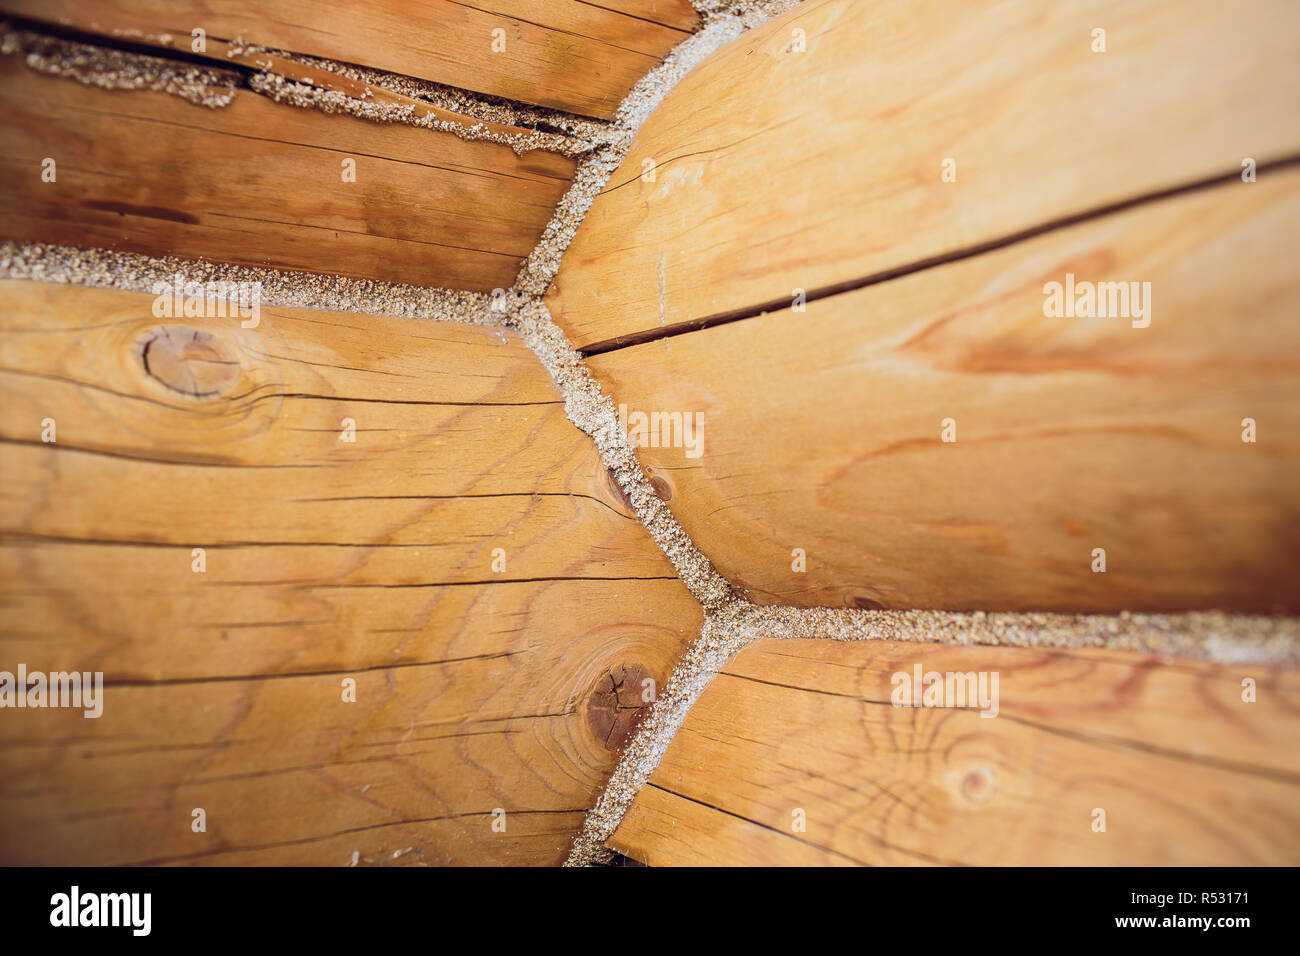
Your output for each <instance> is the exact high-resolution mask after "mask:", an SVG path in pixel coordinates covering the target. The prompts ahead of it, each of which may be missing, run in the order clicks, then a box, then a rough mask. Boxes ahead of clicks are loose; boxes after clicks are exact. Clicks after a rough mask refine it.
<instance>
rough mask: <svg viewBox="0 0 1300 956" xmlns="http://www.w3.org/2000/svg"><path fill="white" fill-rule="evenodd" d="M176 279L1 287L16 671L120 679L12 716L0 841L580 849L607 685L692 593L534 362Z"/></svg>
mask: <svg viewBox="0 0 1300 956" xmlns="http://www.w3.org/2000/svg"><path fill="white" fill-rule="evenodd" d="M152 302H153V299H152V297H151V296H147V295H137V294H128V293H119V292H108V291H102V290H93V289H78V288H69V287H63V286H55V285H46V284H41V283H25V282H14V281H9V282H4V283H0V369H2V370H0V395H3V407H4V415H3V416H0V460H2V462H3V473H4V482H3V483H2V487H3V493H2V496H0V539H2V543H3V547H0V670H7V671H10V672H14V671H16V668H17V665H18V664H19V663H23V664H25V665H26V666H27V668H28V669H29V670H31V671H41V672H46V673H48V672H51V671H60V670H70V669H74V668H75V669H77V670H82V671H102V672H103V674H104V679H105V681H106V683H107V685H108V686H107V687H106V688H105V699H104V710H103V716H102V717H100V718H98V719H86V718H83V717H82V716H81V714H80V712H75V713H74V712H70V711H68V710H54V709H45V710H28V709H24V710H9V709H6V710H5V711H4V712H3V713H4V718H3V719H2V720H0V859H3V861H4V862H6V863H19V862H25V863H77V864H100V863H104V864H108V863H130V862H146V861H153V862H159V861H175V862H203V863H312V864H339V865H342V864H346V863H348V862H349V861H350V860H351V854H352V852H353V851H354V850H355V851H357V852H358V854H359V861H360V862H363V863H364V862H372V863H377V862H381V861H383V860H390V861H392V862H394V864H397V863H415V862H423V863H441V862H452V863H492V862H510V863H556V862H559V861H560V860H562V859H563V857H564V855H565V854H566V853H567V850H568V845H569V842H570V840H571V838H572V834H573V833H574V832H575V830H576V828H577V826H578V825H579V823H580V822H581V819H582V816H583V813H584V812H585V810H586V809H587V808H588V807H589V806H590V805H591V803H592V802H593V801H594V798H595V795H596V794H597V793H598V792H599V788H600V786H601V785H602V783H603V780H604V777H605V775H606V774H607V773H608V772H609V770H610V768H611V767H612V766H613V762H614V759H615V754H614V751H613V749H612V742H610V741H608V740H607V736H608V735H606V734H598V733H597V732H596V729H595V728H596V727H598V726H599V719H598V718H597V719H593V716H592V713H591V711H592V709H593V707H594V708H596V709H597V710H599V708H600V707H601V706H602V705H603V703H604V691H605V688H606V686H607V685H608V684H609V682H610V679H611V675H625V674H628V673H633V672H635V673H639V674H642V675H644V676H645V677H648V678H650V679H652V680H654V681H655V682H656V685H657V686H661V685H662V683H663V682H664V680H665V679H666V678H667V676H668V673H669V671H670V670H671V667H672V665H673V662H674V661H675V660H676V658H677V656H678V655H679V654H680V653H681V651H682V649H683V648H684V646H685V644H686V643H687V642H688V641H689V640H691V639H692V638H693V637H694V635H695V633H696V632H697V631H698V627H699V624H700V610H699V607H698V605H697V604H696V603H695V601H694V600H693V599H692V598H691V597H690V595H689V594H688V593H687V592H686V590H685V588H684V587H683V586H682V585H681V584H680V582H679V581H677V579H676V578H675V576H674V574H673V571H672V568H671V566H670V565H669V564H668V562H667V560H666V559H665V558H664V557H663V555H662V554H661V553H660V552H659V551H658V549H657V548H655V546H654V545H653V544H652V543H651V541H650V539H649V537H648V535H646V534H645V532H644V530H643V529H642V528H641V527H640V525H639V524H638V523H637V522H636V520H635V518H634V517H633V516H631V515H630V514H629V513H628V512H627V511H626V508H625V506H624V505H623V503H622V502H621V500H620V499H619V498H618V496H617V495H615V494H614V493H613V491H612V490H611V487H610V483H609V481H608V477H607V474H606V472H605V470H604V467H603V466H602V465H601V464H600V461H599V459H598V457H597V455H596V453H595V450H594V448H593V447H592V445H591V443H590V441H589V440H588V439H587V438H586V437H585V436H583V435H582V434H581V433H580V432H578V431H577V430H576V429H574V428H573V427H572V426H571V425H569V424H568V422H567V421H566V420H565V419H564V414H563V409H562V406H561V404H560V402H559V396H558V395H557V393H556V392H555V390H554V387H553V386H552V384H551V382H550V380H549V378H548V377H547V375H546V373H545V371H544V370H543V369H542V367H541V366H540V364H538V363H537V361H536V359H535V358H534V357H533V356H532V355H531V354H530V353H529V352H528V351H527V349H526V348H524V347H523V346H522V345H521V344H520V343H519V342H518V340H516V339H514V338H506V337H503V336H501V335H499V334H498V333H496V332H493V331H490V330H487V329H481V328H474V327H470V326H457V325H447V324H440V323H433V322H419V321H413V320H397V319H383V318H375V317H370V316H355V315H345V314H338V313H329V312H313V311H304V310H287V309H274V308H269V307H267V308H263V309H262V310H261V316H260V324H259V326H258V327H257V328H256V329H244V328H241V327H240V324H239V319H229V318H219V317H218V318H182V319H174V320H159V319H157V318H155V317H154V316H153V314H152V312H151V305H152ZM162 329H166V330H167V331H166V332H165V333H161V332H160V330H162ZM160 355H161V356H163V357H165V359H166V361H165V362H161V363H159V362H158V361H157V359H158V357H159V356H160ZM146 356H153V357H154V360H153V361H150V363H149V365H148V367H147V368H146V365H145V359H146ZM178 385H179V386H181V387H180V388H177V387H176V386H178ZM46 419H53V422H54V427H55V432H54V434H53V436H52V437H53V438H54V439H55V441H54V442H53V443H46V442H44V441H42V437H43V432H44V431H45V429H46V422H45V420H46ZM344 419H351V420H352V421H353V422H354V423H355V438H356V440H355V442H347V441H344V440H342V437H343V434H344V430H343V429H344V427H345V423H344ZM194 548H202V549H204V553H203V555H202V557H203V561H204V568H205V570H204V571H202V572H201V573H196V572H195V571H194V561H195V559H196V556H195V554H194V551H193V549H194ZM498 548H500V549H502V553H501V554H500V555H498V554H497V553H495V551H496V549H498ZM498 557H500V559H501V560H502V561H503V562H504V563H503V564H498V563H497V558H498ZM346 678H353V679H355V681H356V702H355V703H348V702H345V701H344V700H343V696H342V695H343V685H342V682H343V681H344V680H345V679H346ZM198 807H201V808H203V809H204V810H205V811H206V813H207V821H208V828H207V830H206V832H204V833H195V832H193V831H192V830H191V813H192V810H193V809H194V808H198ZM497 808H501V809H503V810H504V811H505V812H506V829H505V832H504V833H502V832H498V831H496V830H494V829H493V823H494V821H495V820H496V819H498V818H496V817H494V816H493V811H494V810H495V809H497ZM408 847H414V848H415V849H413V850H411V851H410V852H409V853H406V854H404V855H402V856H400V857H398V858H397V859H396V860H394V859H393V856H392V855H393V854H394V853H395V852H399V851H402V850H405V849H406V848H408Z"/></svg>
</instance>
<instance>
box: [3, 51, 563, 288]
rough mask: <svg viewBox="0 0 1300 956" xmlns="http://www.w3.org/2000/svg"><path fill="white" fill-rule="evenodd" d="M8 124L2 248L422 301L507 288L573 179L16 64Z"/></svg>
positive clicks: (377, 128) (408, 133)
mask: <svg viewBox="0 0 1300 956" xmlns="http://www.w3.org/2000/svg"><path fill="white" fill-rule="evenodd" d="M0 111H2V112H3V120H0V123H2V124H3V129H4V135H5V140H6V150H5V155H4V157H3V159H0V170H2V171H3V182H0V199H2V200H3V209H2V210H0V237H3V238H5V239H10V240H15V241H19V242H46V243H53V244H65V245H76V246H92V247H99V248H109V249H120V250H125V251H130V252H140V253H145V254H149V255H177V256H181V257H184V258H206V259H211V260H216V261H222V262H233V263H238V264H242V265H252V266H267V265H270V266H275V267H280V268H287V269H299V270H305V271H308V272H318V273H319V272H323V273H337V274H343V275H348V276H353V277H358V278H374V279H382V280H386V281H393V282H406V283H410V284H413V285H426V286H441V287H446V288H463V289H474V290H480V291H490V290H491V289H494V288H507V287H509V286H510V285H511V283H512V282H513V280H514V276H515V273H516V272H517V270H518V267H519V263H520V261H521V260H522V259H523V257H525V256H526V255H527V254H528V252H529V251H530V250H531V249H532V247H533V245H534V244H535V243H536V241H537V239H538V237H539V236H540V234H541V231H542V228H543V226H544V225H545V224H546V222H547V220H548V219H549V218H550V216H551V213H552V211H553V209H554V207H555V203H556V202H557V201H558V200H559V198H560V196H562V195H563V194H564V192H565V190H566V189H567V188H568V185H569V181H570V179H571V178H572V174H573V169H574V161H573V160H572V159H570V158H567V157H564V156H560V155H557V154H554V153H548V152H542V151H533V152H529V153H527V154H525V155H524V156H522V157H521V156H516V155H515V154H514V152H512V151H511V149H510V148H509V147H507V146H502V145H498V144H495V143H489V142H482V141H476V142H466V141H464V140H462V139H460V138H458V137H456V136H454V135H451V134H450V133H444V132H438V131H435V130H430V129H421V128H416V127H411V126H403V125H396V124H395V125H384V124H378V123H374V122H370V121H368V120H364V119H359V118H356V117H352V116H346V115H341V114H327V113H323V112H320V111H318V110H312V109H303V108H299V107H295V106H289V105H283V104H277V103H274V102H272V101H270V100H269V99H267V98H265V97H263V96H260V95H257V94H255V93H252V92H248V91H236V92H235V93H234V98H233V100H232V101H231V102H230V104H229V105H227V106H225V107H222V108H218V109H206V108H203V107H200V106H197V105H195V104H193V103H190V102H187V101H185V100H183V99H181V98H180V97H177V96H172V95H169V94H167V93H163V92H154V91H149V90H142V91H131V92H122V91H116V90H114V91H109V90H102V89H97V88H93V87H87V86H83V85H82V84H80V83H76V82H72V81H71V80H68V79H64V78H62V77H52V76H47V75H43V74H39V73H36V72H34V71H32V70H30V69H28V68H27V67H26V66H24V65H23V63H22V62H21V61H20V60H19V59H18V58H17V57H12V56H9V57H0ZM47 160H53V162H54V164H55V165H54V167H53V170H54V175H55V179H54V181H46V178H45V176H44V174H45V171H46V169H47V167H48V163H47V162H46V161H47ZM347 161H351V163H352V164H353V165H352V167H351V169H350V170H347V169H345V168H344V163H345V162H347ZM345 174H346V175H347V177H348V178H345Z"/></svg>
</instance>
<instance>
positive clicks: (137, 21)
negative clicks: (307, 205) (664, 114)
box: [0, 0, 699, 118]
mask: <svg viewBox="0 0 1300 956" xmlns="http://www.w3.org/2000/svg"><path fill="white" fill-rule="evenodd" d="M0 11H4V12H7V13H10V14H14V15H18V16H23V17H30V18H33V19H36V20H40V21H44V22H47V23H53V24H59V25H63V26H69V27H73V28H76V29H78V30H82V31H86V32H90V33H99V34H103V35H106V36H113V37H118V38H121V39H127V40H134V41H136V42H142V43H146V44H149V45H154V46H161V47H164V48H167V49H175V50H180V51H184V52H189V51H190V49H191V47H192V38H191V34H192V31H193V30H194V29H195V28H202V29H203V30H204V31H205V32H206V34H207V36H208V37H211V38H214V39H216V40H217V41H218V42H220V41H230V40H236V39H240V40H243V41H244V43H246V44H253V45H258V46H263V47H270V48H272V49H276V50H286V51H290V52H294V53H303V54H308V55H311V56H318V57H324V58H326V59H332V60H339V61H342V62H344V63H357V64H361V65H363V66H371V67H377V68H380V69H383V70H389V71H392V72H395V73H404V74H407V75H408V76H414V77H420V78H423V79H427V80H433V81H435V82H438V83H442V84H445V85H447V86H454V87H458V88H461V89H467V90H473V91H476V92H479V93H489V94H492V95H495V96H503V97H506V98H507V99H513V100H519V101H521V102H525V103H534V104H537V105H540V106H549V107H553V108H555V109H561V110H567V111H569V112H573V113H581V114H586V115H590V116H597V117H605V118H608V117H609V116H611V115H613V111H614V108H615V107H617V106H618V104H619V102H620V101H621V100H622V99H623V97H624V96H625V95H626V94H627V91H628V90H629V89H631V87H632V84H633V83H635V82H636V81H637V80H639V79H640V78H641V77H642V76H644V75H645V74H646V73H647V72H648V71H649V70H650V69H651V68H652V67H653V66H655V65H656V64H657V63H658V62H659V61H660V60H661V59H662V58H663V57H664V56H665V55H666V54H667V53H668V51H669V50H671V49H672V48H673V47H674V46H676V45H677V44H678V43H680V42H681V41H682V40H684V39H685V38H686V37H687V36H688V35H689V33H690V32H691V31H693V30H695V29H696V28H697V27H698V26H699V17H698V16H697V15H696V14H695V12H694V10H692V8H691V6H690V4H689V3H688V2H687V0H632V2H628V3H606V4H594V3H584V2H575V0H496V2H494V3H492V4H489V5H487V6H485V7H475V6H472V5H470V4H467V3H460V2H453V0H415V2H412V0H369V2H367V3H364V4H321V3H316V2H313V0H274V2H270V3H268V2H265V0H206V2H203V3H198V2H181V3H177V2H174V0H89V2H86V0H3V3H0ZM494 30H501V31H502V33H501V34H498V35H496V36H494V34H493V31H494ZM494 40H497V41H498V46H499V45H500V43H501V42H504V48H503V49H495V50H494V47H493V41H494Z"/></svg>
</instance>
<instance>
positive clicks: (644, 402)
mask: <svg viewBox="0 0 1300 956" xmlns="http://www.w3.org/2000/svg"><path fill="white" fill-rule="evenodd" d="M1297 216H1300V171H1296V170H1288V171H1278V172H1276V173H1273V174H1270V175H1266V176H1265V177H1264V178H1263V179H1261V180H1260V181H1259V182H1255V183H1243V182H1240V181H1238V182H1234V183H1229V184H1225V185H1222V186H1217V187H1214V188H1208V189H1203V190H1198V191H1194V192H1191V193H1187V194H1185V195H1180V196H1177V197H1174V198H1171V199H1168V200H1165V201H1162V202H1159V203H1153V204H1147V205H1142V206H1139V207H1137V208H1134V209H1132V210H1129V211H1126V212H1124V213H1122V214H1117V215H1113V216H1105V217H1102V218H1099V219H1096V220H1092V221H1089V222H1085V223H1080V224H1078V225H1075V226H1072V227H1069V228H1063V229H1060V230H1054V231H1051V232H1048V233H1046V234H1044V235H1042V236H1039V237H1037V238H1034V239H1030V240H1027V241H1024V242H1021V243H1016V244H1013V245H1011V246H1009V247H1007V248H1005V249H1001V250H998V251H994V252H989V253H986V254H984V255H979V256H974V257H970V258H966V259H962V260H959V261H955V262H952V263H949V264H946V265H943V266H939V267H936V268H934V269H929V270H925V271H922V272H918V273H915V274H913V275H910V276H906V277H903V278H900V279H896V280H893V281H890V282H885V283H881V284H877V285H872V286H869V287H867V288H863V289H860V290H857V291H853V292H848V293H843V294H841V295H837V296H833V297H831V298H828V299H823V300H819V301H816V302H812V303H809V304H808V306H807V311H806V312H796V311H794V310H790V309H787V310H784V311H782V312H779V313H773V314H768V315H764V316H759V317H754V318H749V319H745V320H743V321H736V322H732V323H728V324H724V325H719V326H716V327H714V328H710V329H705V330H702V331H695V332H690V333H687V334H685V335H680V336H676V337H672V338H668V339H664V340H663V341H660V342H653V343H647V344H645V345H640V346H636V347H632V348H626V349H620V350H617V351H614V352H610V353H608V354H604V355H599V356H595V357H594V358H593V360H592V367H593V369H594V370H595V372H596V374H597V376H598V378H599V379H600V381H601V382H602V383H603V385H604V386H605V388H606V390H607V391H608V392H609V393H610V394H612V395H614V396H617V399H618V401H619V402H621V403H623V404H624V405H625V406H626V408H627V409H628V413H627V414H628V416H629V421H630V422H631V416H632V415H633V414H634V413H636V412H650V411H654V410H670V411H673V412H678V413H681V414H684V415H690V416H698V417H696V418H694V419H693V421H694V422H695V424H696V427H697V429H698V431H699V447H698V448H697V449H696V450H695V451H694V454H695V455H696V457H691V454H692V451H691V449H689V448H686V447H684V445H683V444H682V443H681V442H678V443H677V445H678V447H643V448H641V449H639V451H638V455H639V456H640V458H641V460H642V461H643V462H644V463H645V464H646V465H647V467H649V468H650V469H651V470H652V471H654V472H655V473H656V474H658V475H659V477H660V478H661V479H662V480H663V481H664V482H665V483H666V484H667V486H668V487H669V488H670V493H671V494H672V496H673V497H672V508H673V510H674V513H675V514H676V515H677V517H678V519H679V520H680V521H681V523H682V526H683V527H684V528H685V529H686V531H687V532H688V533H689V534H691V535H692V536H693V538H694V540H695V541H696V543H697V544H698V545H699V546H700V547H701V548H702V549H703V550H704V552H705V553H706V554H708V555H709V557H710V559H711V560H712V561H713V562H714V564H715V565H716V566H717V567H718V569H719V570H720V571H721V572H722V573H723V574H724V575H725V576H726V577H727V578H728V579H729V580H731V581H732V582H733V583H735V584H737V585H738V586H739V587H741V588H742V589H743V590H744V591H746V592H747V593H748V595H749V596H750V597H751V598H752V599H754V600H756V601H758V602H760V603H794V604H800V605H808V606H818V605H833V606H855V605H856V606H862V607H877V606H884V607H897V608H907V607H920V608H946V609H954V610H964V609H988V610H1011V609H1031V610H1033V609H1037V610H1050V609H1057V610H1098V611H1105V610H1125V609H1128V610H1140V609H1150V610H1174V609H1192V608H1224V609H1236V610H1249V609H1253V610H1263V611H1268V610H1271V609H1275V608H1285V609H1290V610H1295V609H1297V608H1300V596H1298V595H1297V592H1296V589H1295V581H1296V579H1297V575H1300V546H1297V541H1298V540H1300V530H1298V529H1300V489H1298V487H1297V485H1296V482H1295V481H1294V471H1295V462H1296V459H1297V456H1300V439H1298V438H1297V436H1300V365H1298V364H1297V362H1296V359H1295V356H1296V355H1297V354H1300V326H1297V324H1296V322H1295V316H1296V315H1297V314H1298V313H1300V282H1298V281H1297V278H1296V273H1295V269H1294V263H1295V261H1296V256H1297V241H1296V236H1295V230H1294V228H1293V226H1292V224H1293V223H1294V221H1295V220H1296V218H1297ZM1067 276H1073V277H1077V279H1078V280H1079V283H1080V286H1079V288H1080V289H1082V288H1083V283H1085V282H1090V283H1097V282H1111V281H1114V282H1124V283H1127V282H1130V281H1140V282H1142V283H1149V291H1148V295H1147V299H1146V303H1147V306H1149V309H1150V311H1149V313H1148V319H1149V324H1147V325H1146V327H1139V328H1135V327H1134V324H1135V323H1137V324H1139V325H1140V324H1142V322H1144V321H1146V320H1142V319H1137V318H1127V317H1120V318H1083V317H1074V318H1067V317H1060V318H1056V317H1048V316H1046V315H1045V314H1044V313H1045V309H1047V308H1048V306H1049V305H1050V302H1049V300H1050V295H1045V294H1044V290H1045V288H1046V286H1047V284H1048V283H1050V282H1058V283H1061V284H1064V283H1065V282H1067V281H1070V280H1068V279H1067ZM1140 292H1141V289H1139V293H1140ZM1247 419H1250V420H1251V421H1252V422H1253V423H1254V424H1253V425H1250V424H1249V423H1248V422H1247ZM1252 428H1253V429H1254V434H1253V437H1254V439H1255V440H1254V441H1252V442H1249V443H1248V442H1246V441H1244V440H1243V439H1244V438H1246V437H1252V436H1251V435H1250V434H1248V432H1249V431H1250V430H1251V429H1252ZM649 437H650V438H651V439H655V440H657V439H660V438H662V437H663V436H662V435H658V434H657V435H651V436H649ZM946 438H954V439H955V441H952V442H949V441H946V440H945V439H946ZM661 444H662V443H661ZM796 549H801V551H802V555H800V553H798V552H796ZM1095 549H1103V550H1104V551H1105V554H1104V561H1105V564H1104V569H1105V571H1104V573H1100V567H1099V564H1098V558H1099V555H1098V554H1097V553H1096V551H1095Z"/></svg>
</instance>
